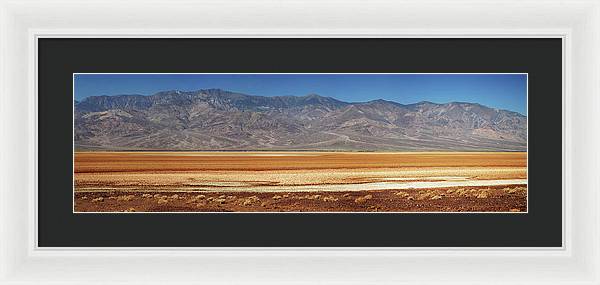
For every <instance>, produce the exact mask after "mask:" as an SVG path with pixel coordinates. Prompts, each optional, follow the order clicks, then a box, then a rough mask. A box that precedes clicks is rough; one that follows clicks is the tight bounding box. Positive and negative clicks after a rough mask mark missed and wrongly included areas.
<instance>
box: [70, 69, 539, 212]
mask: <svg viewBox="0 0 600 285" xmlns="http://www.w3.org/2000/svg"><path fill="white" fill-rule="evenodd" d="M73 80H74V82H73V86H74V92H73V93H74V94H73V97H74V109H73V110H74V114H73V128H74V130H73V139H74V154H73V156H74V158H73V160H74V174H73V183H74V190H73V191H74V193H73V200H74V201H73V203H74V204H73V211H74V212H107V213H109V212H110V213H115V212H138V213H139V212H196V213H203V212H271V213H278V212H365V213H366V212H383V213H386V212H387V213H393V212H402V213H408V212H418V213H428V212H444V213H458V212H465V213H481V212H485V213H526V212H527V74H501V73H499V74H494V73H489V74H488V73H486V74H458V73H457V74H379V73H372V74H344V73H342V74H185V73H184V74H127V73H125V74H117V73H115V74H93V73H77V74H74V75H73Z"/></svg>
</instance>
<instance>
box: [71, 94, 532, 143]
mask: <svg viewBox="0 0 600 285" xmlns="http://www.w3.org/2000/svg"><path fill="white" fill-rule="evenodd" d="M74 105H75V114H74V117H75V118H74V119H75V136H74V142H75V147H76V148H77V149H89V150H145V149H156V150H346V151H436V150H440V151H459V150H460V151H524V150H526V148H527V130H526V126H527V117H526V116H524V115H522V114H520V113H517V112H514V111H508V110H500V109H496V108H490V107H487V106H484V105H481V104H478V103H469V102H450V103H444V104H438V103H432V102H426V101H422V102H418V103H413V104H401V103H397V102H393V101H387V100H383V99H376V100H371V101H367V102H344V101H341V100H337V99H335V98H332V97H325V96H320V95H317V94H307V95H305V96H273V97H268V96H255V95H247V94H243V93H237V92H231V91H226V90H222V89H217V88H212V89H201V90H196V91H179V90H168V91H161V92H157V93H155V94H153V95H139V94H131V95H112V96H108V95H102V96H90V97H86V98H84V99H82V100H74Z"/></svg>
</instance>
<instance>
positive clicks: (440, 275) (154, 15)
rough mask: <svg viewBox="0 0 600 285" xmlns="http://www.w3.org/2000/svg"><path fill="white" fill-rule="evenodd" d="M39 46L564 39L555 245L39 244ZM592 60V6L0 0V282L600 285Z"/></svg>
mask: <svg viewBox="0 0 600 285" xmlns="http://www.w3.org/2000/svg"><path fill="white" fill-rule="evenodd" d="M40 37H225V38H226V37H484V38H485V37H506V38H513V37H560V38H563V44H564V53H563V55H564V56H563V62H564V66H563V67H564V69H563V71H564V74H563V114H562V118H563V126H562V131H563V185H562V188H563V198H564V199H563V229H564V231H563V241H564V242H563V246H562V247H561V248H40V247H37V246H36V218H37V215H36V209H37V201H36V192H37V165H36V163H37V99H36V98H37V87H36V84H37V62H36V55H37V49H36V43H37V39H38V38H40ZM599 51H600V2H599V1H594V0H588V1H586V0H582V1H558V0H556V1H555V0H545V1H534V0H524V1H517V0H506V1H501V0H482V1H476V2H474V1H469V0H454V1H443V2H442V1H435V0H431V1H430V0H425V1H423V0H421V1H384V0H376V1H370V2H363V1H358V0H349V1H348V0H345V1H341V0H335V1H333V0H331V1H280V0H250V1H208V0H201V1H189V0H175V1H167V0H156V1H147V0H146V1H144V0H132V1H117V0H105V1H68V0H67V1H58V0H56V1H54V0H52V1H34V0H31V1H30V0H22V1H18V0H0V137H1V139H0V150H1V151H0V283H1V284H51V283H52V284H62V283H73V284H100V283H102V284H116V283H119V284H134V283H135V284H155V283H156V284H171V283H205V284H211V283H218V284H221V283H227V284H230V283H249V284H290V283H294V284H314V283H319V284H333V283H335V284H388V283H390V284H391V283H393V284H398V283H410V284H413V283H419V284H534V283H536V284H538V283H539V284H600V195H599V193H598V191H599V190H600V187H599V186H600V179H599V173H600V163H599V162H600V152H598V151H597V146H598V145H600V52H599ZM557 187H559V185H557ZM515 234H518V233H515Z"/></svg>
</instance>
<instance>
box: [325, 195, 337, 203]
mask: <svg viewBox="0 0 600 285" xmlns="http://www.w3.org/2000/svg"><path fill="white" fill-rule="evenodd" d="M337 200H338V199H337V198H335V197H333V196H328V197H323V202H335V201H337Z"/></svg>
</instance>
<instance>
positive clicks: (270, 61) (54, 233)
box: [38, 38, 563, 247]
mask: <svg viewBox="0 0 600 285" xmlns="http://www.w3.org/2000/svg"><path fill="white" fill-rule="evenodd" d="M93 72H97V73H101V72H106V73H114V72H123V73H126V72H139V73H147V72H151V73H158V72H165V73H177V72H182V73H183V72H190V73H192V72H199V73H201V72H204V73H210V72H215V73H217V72H227V73H233V72H269V73H278V72H282V73H283V72H306V73H312V72H328V73H338V72H339V73H346V72H361V73H369V72H377V73H379V72H382V73H383V72H398V73H411V72H414V73H488V72H489V73H528V74H529V109H528V120H529V140H528V142H529V213H528V214H225V215H219V214H134V215H123V214H73V213H72V192H71V191H72V74H73V73H93ZM38 90H39V92H38V108H39V113H38V137H39V140H38V167H39V168H38V172H39V173H38V174H39V181H38V185H39V189H38V246H40V247H88V246H89V247H139V246H161V247H180V246H188V247H201V246H224V247H227V246H265V247H269V246H300V247H305V246H333V247H337V246H365V247H370V246H378V247H379V246H411V247H420V246H426V247H439V246H451V247H455V246H464V247H560V246H561V245H562V208H561V207H562V185H563V183H562V39H560V38H531V39H525V38H513V39H507V38H504V39H483V38H482V39H475V38H472V39H390V38H386V39H366V38H365V39H306V38H305V39H252V38H244V39H141V38H138V39H124V38H118V39H109V38H103V39H89V38H88V39H84V38H79V39H67V38H41V39H39V40H38Z"/></svg>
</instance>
